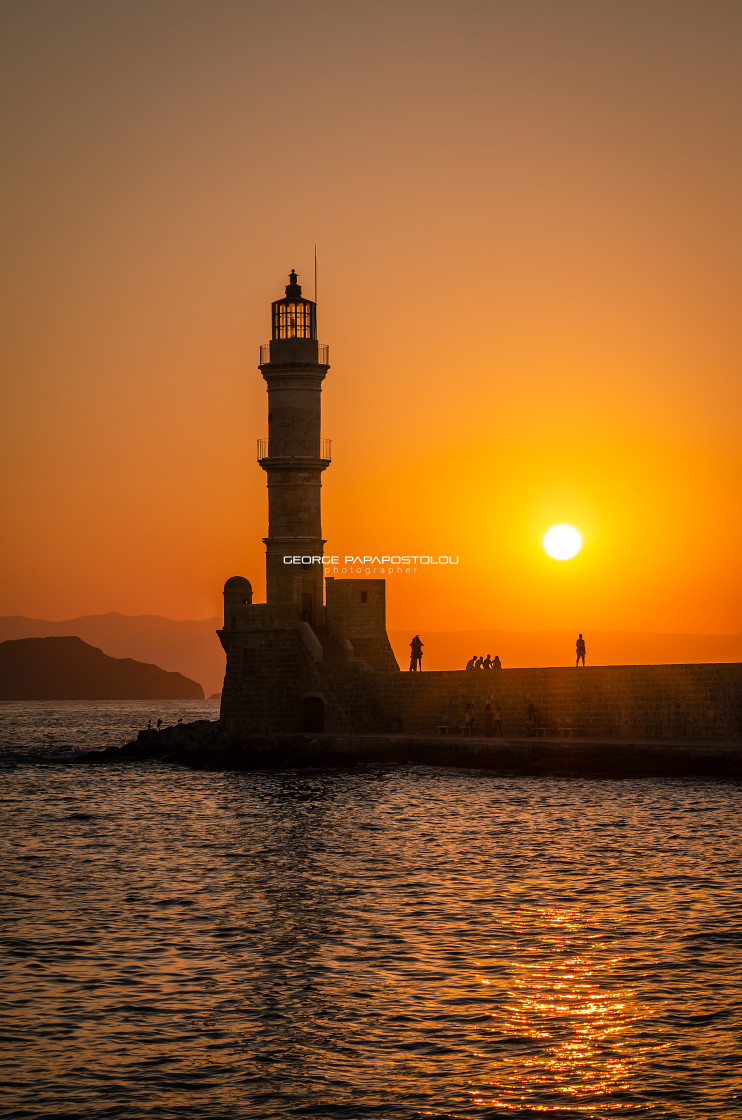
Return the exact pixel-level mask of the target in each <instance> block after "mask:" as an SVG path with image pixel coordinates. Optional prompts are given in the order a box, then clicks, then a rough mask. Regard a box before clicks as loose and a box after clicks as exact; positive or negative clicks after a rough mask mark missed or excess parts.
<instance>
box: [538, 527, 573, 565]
mask: <svg viewBox="0 0 742 1120" xmlns="http://www.w3.org/2000/svg"><path fill="white" fill-rule="evenodd" d="M544 548H545V549H546V551H547V552H548V554H549V556H551V557H552V559H553V560H571V559H572V557H573V556H576V555H577V553H578V552H579V551H580V549H581V548H582V537H581V536H580V534H579V533H578V531H577V530H576V529H575V528H573V526H572V525H552V527H551V529H549V530H548V531H547V532H546V533H544Z"/></svg>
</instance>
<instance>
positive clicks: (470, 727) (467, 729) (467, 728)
mask: <svg viewBox="0 0 742 1120" xmlns="http://www.w3.org/2000/svg"><path fill="white" fill-rule="evenodd" d="M464 734H465V735H473V734H474V705H473V704H472V702H471V700H470V701H469V702H468V704H467V705H466V708H465V709H464Z"/></svg>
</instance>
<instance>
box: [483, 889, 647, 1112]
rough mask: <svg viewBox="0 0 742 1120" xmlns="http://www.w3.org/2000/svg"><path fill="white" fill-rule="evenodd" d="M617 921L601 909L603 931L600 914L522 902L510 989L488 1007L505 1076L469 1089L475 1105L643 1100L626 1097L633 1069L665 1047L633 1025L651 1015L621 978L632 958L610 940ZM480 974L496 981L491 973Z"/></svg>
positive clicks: (620, 1104)
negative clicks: (641, 1037)
mask: <svg viewBox="0 0 742 1120" xmlns="http://www.w3.org/2000/svg"><path fill="white" fill-rule="evenodd" d="M609 925H610V922H609V921H608V922H607V921H606V916H605V915H601V918H600V926H601V932H598V931H597V926H598V923H596V922H595V915H591V916H590V919H589V920H588V919H586V918H585V917H584V916H583V915H582V914H581V913H580V911H579V910H577V909H572V910H557V909H553V908H546V907H532V908H524V909H523V911H522V916H521V920H520V922H518V923H517V924H516V926H515V932H516V933H517V935H518V940H516V942H515V945H514V950H515V952H514V954H513V957H512V960H511V961H510V967H509V977H508V982H509V990H508V992H507V994H505V995H504V998H503V1000H502V1002H501V1003H500V1004H499V1006H498V1007H497V1008H496V1009H493V1010H492V1011H491V1012H490V1013H489V1017H490V1019H491V1026H490V1027H489V1028H488V1032H489V1033H490V1034H491V1035H492V1036H493V1039H497V1041H498V1042H499V1043H500V1044H501V1045H500V1047H498V1049H500V1054H499V1060H498V1062H497V1069H496V1075H495V1076H494V1077H493V1078H492V1080H491V1082H490V1084H489V1085H488V1086H484V1085H480V1086H478V1087H477V1089H476V1090H474V1089H472V1090H470V1098H471V1101H472V1103H473V1104H476V1105H478V1106H488V1107H494V1108H499V1109H502V1110H509V1111H520V1110H521V1109H522V1108H523V1107H524V1105H527V1106H528V1107H529V1108H530V1109H531V1110H533V1111H534V1112H546V1113H548V1112H554V1113H562V1112H584V1113H591V1114H593V1115H598V1114H597V1113H596V1111H595V1110H596V1107H598V1108H599V1109H600V1111H601V1113H605V1112H608V1111H617V1110H621V1111H622V1112H625V1111H627V1109H632V1108H633V1109H636V1108H638V1107H640V1106H639V1105H638V1104H637V1103H634V1104H633V1105H631V1104H628V1102H627V1100H626V1095H627V1094H628V1093H629V1091H630V1089H631V1085H632V1075H633V1073H634V1070H635V1067H636V1066H637V1065H638V1064H640V1063H641V1062H642V1061H643V1059H644V1055H645V1054H647V1053H648V1052H650V1051H653V1052H654V1051H656V1050H658V1049H660V1048H661V1047H660V1046H658V1045H657V1044H656V1043H655V1045H641V1044H640V1043H638V1041H637V1038H636V1034H635V1029H634V1028H635V1026H636V1024H637V1023H638V1022H639V1021H640V1020H641V1021H642V1022H643V1023H644V1024H645V1023H646V1019H647V1016H648V1015H649V1014H650V1012H649V1010H648V1008H647V1007H646V1006H644V1005H640V1004H639V1002H638V1000H637V996H636V992H635V991H634V989H632V988H631V987H630V986H628V985H624V984H622V982H621V972H622V966H623V964H624V960H623V958H622V955H621V952H620V949H619V946H618V944H617V943H616V942H611V941H609V939H608V938H607V937H606V932H605V931H606V926H609ZM538 930H540V931H541V932H540V934H538V933H535V931H538ZM521 936H522V939H523V945H520V944H519V938H520V937H521ZM477 978H478V980H479V982H480V983H481V984H483V985H490V984H492V981H491V980H490V979H488V978H487V976H486V975H484V974H480V975H478V977H477ZM508 1044H509V1045H508ZM550 1095H553V1097H554V1100H553V1101H550V1100H549V1097H550ZM535 1101H538V1102H539V1103H532V1102H535Z"/></svg>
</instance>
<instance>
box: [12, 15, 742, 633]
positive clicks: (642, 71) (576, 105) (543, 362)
mask: <svg viewBox="0 0 742 1120" xmlns="http://www.w3.org/2000/svg"><path fill="white" fill-rule="evenodd" d="M630 8H631V13H633V14H628V12H627V10H626V9H625V7H624V5H616V4H609V5H602V4H601V5H589V4H581V5H571V4H566V5H561V4H559V5H555V4H553V3H550V2H549V3H545V2H541V3H538V2H537V3H536V4H535V6H531V5H522V4H517V3H510V4H465V5H464V8H463V9H460V7H459V6H457V5H453V4H441V3H439V2H437V0H433V2H431V3H429V4H426V5H425V6H424V9H422V8H420V7H419V5H417V4H403V5H401V6H399V5H393V6H388V5H385V4H381V5H380V6H379V7H377V8H375V9H374V14H373V18H366V16H365V15H364V16H363V18H361V16H360V14H358V13H357V14H356V16H355V17H354V15H353V8H352V6H351V7H350V8H348V9H347V11H345V14H344V17H343V19H342V20H341V19H338V18H336V15H337V12H336V9H335V8H334V7H332V6H328V5H326V4H322V3H320V4H319V5H318V6H312V7H311V8H306V9H303V8H300V7H297V8H292V16H291V21H290V29H291V34H290V35H287V34H286V30H287V25H285V24H284V21H285V19H286V17H285V15H284V14H283V10H282V9H281V8H275V9H273V8H271V6H270V5H268V6H266V5H251V4H237V5H226V6H223V7H222V8H221V9H220V17H219V19H218V20H216V19H214V14H213V10H212V8H211V6H209V5H200V4H194V3H180V4H177V5H174V4H172V3H170V2H167V0H163V3H160V4H157V5H145V6H142V5H137V4H133V5H92V6H87V7H85V8H84V9H83V8H80V9H77V8H75V7H74V6H71V5H68V4H60V5H46V6H45V7H44V9H43V12H44V15H43V19H37V18H36V15H35V12H36V8H35V7H34V6H33V5H32V6H30V7H29V6H27V5H15V6H14V7H12V9H11V14H9V15H8V18H7V26H6V27H5V33H4V38H3V42H4V46H3V48H2V49H3V52H4V54H3V74H4V80H5V82H6V85H7V86H8V87H9V91H8V94H7V96H6V99H5V102H6V105H8V106H11V107H12V112H11V111H9V113H8V114H7V121H6V133H5V146H4V150H5V152H6V154H7V161H6V162H7V164H8V175H7V199H8V200H7V202H6V206H5V209H4V213H5V217H6V224H7V232H6V248H5V253H4V267H5V273H6V279H7V299H6V306H7V308H8V312H7V315H8V321H7V323H6V324H5V331H4V336H5V341H4V346H5V355H4V358H5V360H4V365H5V369H6V370H7V386H6V394H5V398H4V409H3V421H4V432H3V435H2V440H0V446H2V460H3V469H2V478H3V486H4V496H5V503H4V504H5V513H4V523H3V528H4V537H5V549H4V555H3V579H2V581H1V583H0V586H1V587H2V595H1V596H0V614H7V615H14V614H22V615H27V616H31V617H43V618H57V619H66V618H74V617H76V616H79V615H87V614H93V613H98V612H106V611H111V610H118V611H122V612H124V613H127V614H161V615H166V616H169V617H172V618H181V619H182V618H205V617H208V616H218V615H219V614H220V612H221V588H222V586H223V584H224V580H225V579H226V578H227V577H228V576H230V575H233V574H234V573H235V572H240V573H244V574H245V575H246V576H247V577H248V578H249V579H250V580H251V582H252V584H253V587H254V591H255V598H256V601H258V600H261V599H262V598H263V597H264V577H265V555H264V552H265V550H264V545H263V543H262V538H263V537H264V536H265V535H266V532H267V509H268V501H267V493H266V482H265V476H264V473H263V471H261V470H260V469H259V467H258V466H257V463H256V461H255V444H256V440H257V439H258V438H261V437H265V435H266V431H267V429H266V394H265V386H264V384H263V380H262V378H261V376H260V374H259V372H258V369H257V365H258V360H259V359H258V348H259V345H260V344H261V343H265V342H266V341H267V340H268V338H269V337H270V332H271V319H270V304H271V301H272V300H275V299H277V298H278V297H279V296H280V295H282V294H283V290H284V285H285V283H286V277H287V274H288V272H289V270H290V269H291V268H295V269H296V270H297V272H298V274H299V279H300V281H301V283H302V284H303V285H304V291H305V293H306V294H307V295H308V296H310V297H311V296H312V295H313V287H314V245H315V243H316V244H317V254H318V337H319V340H320V341H321V342H322V343H325V344H328V345H329V347H330V370H329V373H328V376H327V380H326V382H325V384H324V386H323V396H322V409H323V433H322V434H323V436H326V437H327V438H329V439H331V440H332V455H333V460H332V464H331V466H330V468H329V469H328V470H327V472H326V475H325V476H324V477H323V482H322V487H323V488H322V517H323V524H322V528H323V535H324V536H325V537H326V538H327V549H328V550H331V551H332V552H333V553H341V554H350V555H357V554H360V555H363V554H370V555H376V554H379V555H381V554H384V553H385V554H390V553H392V554H393V553H399V552H403V553H405V554H407V553H410V552H412V553H415V552H419V553H425V554H431V555H439V554H447V555H448V554H455V555H458V556H459V557H460V563H459V564H458V566H456V567H451V568H446V569H444V568H432V567H431V568H427V569H426V570H424V571H423V570H419V571H418V572H417V573H416V574H414V575H399V576H397V575H394V576H390V577H388V586H387V618H388V622H389V626H390V627H391V628H392V629H394V628H395V627H400V628H410V627H411V628H412V632H413V633H414V632H416V631H418V630H421V629H424V628H429V629H431V628H434V629H436V630H465V629H471V628H476V627H500V628H504V629H513V630H519V631H524V630H529V629H531V630H533V629H541V630H546V629H561V628H572V627H574V625H575V622H576V620H577V619H579V622H580V625H581V626H583V627H584V628H585V629H593V630H594V629H596V628H600V629H622V630H627V629H634V630H636V629H640V630H645V631H648V630H653V631H673V632H682V633H694V632H697V633H734V632H736V631H739V630H740V629H741V628H742V627H741V626H740V590H739V579H738V573H739V571H740V570H741V569H742V522H741V521H740V519H739V517H738V516H737V514H736V510H737V506H738V494H739V488H740V472H739V462H738V452H739V415H740V409H741V406H742V397H741V392H742V390H741V388H740V381H739V377H738V370H739V368H740V367H741V366H742V336H740V332H739V323H738V307H737V300H736V294H735V293H736V291H737V288H738V283H739V259H740V245H739V214H738V199H739V196H740V192H741V191H742V180H741V178H740V168H742V163H740V161H739V159H738V156H737V154H736V149H735V147H734V145H732V144H730V142H729V138H730V137H734V136H737V135H738V134H739V128H738V112H739V109H738V107H739V104H740V103H742V90H740V84H741V82H742V77H741V75H742V72H741V71H740V68H739V64H738V63H739V60H738V49H737V44H738V42H739V36H740V34H742V26H741V25H742V9H740V8H735V7H734V6H730V5H723V6H722V7H721V8H718V9H716V8H715V9H714V11H713V14H710V13H709V11H708V10H707V9H706V8H705V7H703V6H701V7H698V8H697V9H695V11H696V13H697V15H694V14H693V11H694V9H693V8H692V6H691V7H688V6H686V5H679V6H673V8H672V18H671V19H669V18H668V11H669V9H668V7H667V6H666V5H638V6H637V5H631V6H630ZM423 10H424V15H425V18H424V19H420V18H419V15H420V12H421V11H423ZM358 12H359V13H360V9H359V10H358ZM637 21H638V22H637ZM174 23H175V24H177V35H174V34H173V26H174ZM638 29H639V33H638ZM83 31H84V33H83ZM276 43H281V56H280V67H279V66H277V65H276V55H275V49H274V45H275V44H276ZM246 52H247V53H246ZM247 54H249V58H250V65H249V66H248V65H246V64H245V59H246V57H247ZM73 76H74V79H73ZM268 91H269V92H268ZM267 97H268V98H269V101H270V112H267V111H266V98H267ZM297 99H299V100H301V103H302V104H304V105H306V106H308V108H307V109H306V114H307V115H306V119H307V120H311V130H304V129H303V128H302V130H300V133H299V135H298V136H297V137H296V138H295V141H292V142H291V143H287V142H286V135H285V130H284V128H283V126H281V127H279V126H278V125H277V122H286V121H289V120H294V119H295V118H296V105H297ZM483 138H486V140H483ZM555 511H559V512H558V514H557V516H560V517H564V519H565V521H568V522H569V523H571V524H574V525H576V526H579V527H580V528H581V530H582V531H583V534H584V547H583V549H582V551H581V552H580V553H579V563H577V562H574V563H563V564H559V563H554V562H553V560H552V559H551V558H550V557H549V556H548V555H547V554H546V553H545V552H544V550H543V548H542V547H541V542H542V538H543V534H544V531H545V529H546V528H547V527H548V526H549V525H551V524H552V520H553V518H554V516H555ZM689 522H692V524H693V532H692V533H691V534H687V535H686V536H685V537H684V540H683V547H682V548H678V543H677V542H678V526H679V525H683V524H688V523H689Z"/></svg>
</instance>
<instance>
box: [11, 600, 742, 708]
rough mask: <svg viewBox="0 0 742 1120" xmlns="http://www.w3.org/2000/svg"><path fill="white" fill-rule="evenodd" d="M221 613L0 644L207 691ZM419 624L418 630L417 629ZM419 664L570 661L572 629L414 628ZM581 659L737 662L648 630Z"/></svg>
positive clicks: (46, 627)
mask: <svg viewBox="0 0 742 1120" xmlns="http://www.w3.org/2000/svg"><path fill="white" fill-rule="evenodd" d="M220 626H221V619H220V618H204V619H199V620H189V621H187V622H176V621H175V620H174V619H171V618H162V617H160V615H123V614H117V613H115V612H111V613H109V614H95V615H85V616H83V617H82V618H73V619H68V620H67V621H65V622H49V621H48V620H46V619H41V618H22V617H20V616H13V617H6V618H0V642H2V641H7V640H8V639H17V638H35V637H51V636H55V635H68V634H75V635H77V637H79V638H82V639H83V641H85V642H88V643H89V644H90V645H93V646H97V647H98V648H99V649H101V650H103V652H104V653H107V654H109V656H111V657H133V658H134V659H135V660H137V661H143V662H146V663H148V664H149V663H154V664H155V665H160V666H161V667H162V668H163V669H168V670H170V671H174V672H178V673H183V674H184V675H185V676H187V677H190V678H191V679H192V680H196V681H199V682H200V683H201V684H202V685H203V688H204V692H205V694H206V695H207V696H213V695H214V694H215V693H218V692H220V691H221V688H222V684H223V683H224V651H223V650H222V647H221V645H220V644H219V639H218V638H217V636H216V631H217V630H218V629H219V627H220ZM418 629H419V628H418ZM413 633H414V631H412V630H410V631H407V630H399V629H396V630H390V631H389V637H390V639H391V643H392V647H393V649H394V652H395V653H396V655H397V660H398V661H399V664H400V668H402V669H407V667H408V666H409V663H410V660H409V659H410V646H409V643H410V639H411V638H412V636H413ZM421 636H422V639H423V642H424V643H425V647H424V650H423V653H424V656H423V668H425V669H460V668H463V666H464V665H465V664H466V662H467V661H468V660H469V658H470V657H471V655H472V654H473V653H477V654H479V653H483V654H484V653H491V654H492V656H493V657H494V655H495V654H496V653H497V654H499V655H500V659H501V661H502V663H503V665H504V666H505V668H512V667H515V666H523V667H530V666H540V665H573V664H574V660H573V659H574V648H575V638H576V637H577V631H571V630H562V631H559V630H544V631H532V632H527V631H515V630H485V629H481V630H460V631H434V630H425V629H423V630H422V631H421ZM585 639H586V641H587V663H588V665H657V664H659V665H662V664H665V665H667V664H678V663H685V662H699V661H700V662H704V661H742V634H655V633H630V632H627V631H620V630H595V631H591V632H586V633H585Z"/></svg>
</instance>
